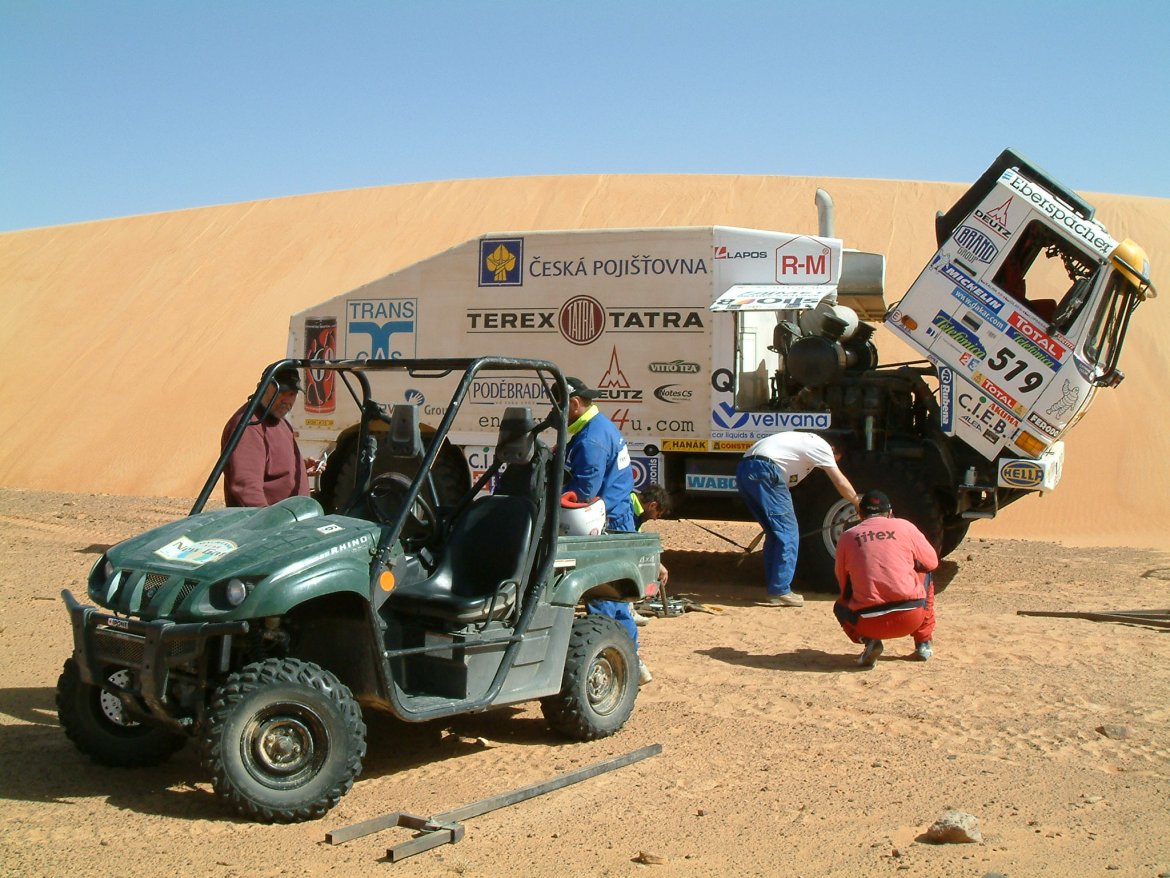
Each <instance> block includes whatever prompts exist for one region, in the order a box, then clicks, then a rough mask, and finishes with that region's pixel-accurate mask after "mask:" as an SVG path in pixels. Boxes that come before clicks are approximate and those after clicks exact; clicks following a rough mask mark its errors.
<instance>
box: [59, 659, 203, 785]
mask: <svg viewBox="0 0 1170 878" xmlns="http://www.w3.org/2000/svg"><path fill="white" fill-rule="evenodd" d="M106 679H107V680H109V681H110V683H111V684H113V685H115V686H118V687H119V688H123V689H124V688H126V687H127V686H128V685H129V684H130V682H131V681H130V672H129V671H128V670H126V669H125V668H112V669H110V670H109V671H108V672H107V673H106ZM57 719H58V720H59V721H60V723H61V727H62V728H63V729H64V730H65V735H66V736H67V737H68V738H69V740H70V741H72V742H73V743H74V744H75V745H76V746H77V749H78V750H80V751H81V752H82V753H84V754H85V755H86V756H88V757H89V758H90V759H92V760H93V761H94V762H96V763H98V764H99V765H108V766H111V767H114V768H139V767H142V766H146V765H158V764H160V763H162V762H165V761H166V760H167V759H169V758H170V757H171V755H172V754H174V753H175V752H176V751H178V750H180V749H182V747H183V745H184V744H186V743H187V737H186V736H185V735H182V734H180V733H178V732H174V731H171V730H170V729H168V728H165V727H164V726H161V725H153V724H150V723H143V722H138V721H136V720H133V719H131V718H130V717H129V716H128V715H127V714H126V712H125V709H124V708H123V706H122V702H121V701H119V700H118V698H117V696H115V695H114V694H113V693H111V692H107V691H105V690H104V689H102V688H101V687H100V686H92V685H90V684H89V683H85V682H83V681H82V679H81V674H80V673H79V671H78V670H77V663H76V662H75V661H73V659H69V660H68V661H66V662H65V667H64V669H63V670H62V671H61V676H60V677H59V678H58V679H57Z"/></svg>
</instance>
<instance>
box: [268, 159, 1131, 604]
mask: <svg viewBox="0 0 1170 878" xmlns="http://www.w3.org/2000/svg"><path fill="white" fill-rule="evenodd" d="M817 197H818V207H819V208H821V228H820V234H818V235H806V234H791V233H781V232H770V231H760V230H752V229H741V228H732V227H724V226H704V227H686V228H659V229H606V230H575V231H530V232H510V233H496V234H488V235H484V236H483V237H481V238H478V239H475V240H472V241H467V242H465V243H463V244H460V245H458V246H456V247H453V248H451V249H449V250H447V251H445V252H443V253H439V254H437V255H435V256H432V257H430V258H428V259H424V260H423V261H421V262H418V263H415V264H413V265H410V266H407V267H405V268H403V269H400V270H398V271H396V272H393V273H392V274H389V275H387V276H385V277H383V278H380V279H378V280H375V281H373V282H371V283H369V284H366V285H365V286H362V287H359V288H358V289H355V290H351V291H349V292H346V293H342V294H341V295H338V296H336V297H334V298H332V299H329V300H327V301H325V302H322V303H320V304H319V305H316V306H314V307H312V308H309V309H307V310H305V311H302V312H299V313H297V314H294V315H293V316H292V319H291V325H290V334H289V351H288V353H289V356H290V357H307V358H312V357H322V358H333V357H339V358H358V359H360V358H367V357H374V358H399V357H405V358H421V357H426V358H436V357H465V356H472V355H474V356H480V355H503V356H523V357H532V358H541V359H548V360H551V361H553V362H556V363H559V364H560V365H561V366H562V368H563V369H564V371H565V373H566V374H570V375H574V376H577V377H579V378H581V379H582V380H583V381H585V382H586V383H587V384H589V385H591V386H594V387H597V388H599V389H601V390H602V391H603V392H604V396H603V397H602V398H600V399H599V400H598V404H599V406H600V407H601V409H602V410H603V411H604V412H605V413H606V414H607V415H609V416H610V418H612V419H613V420H614V422H615V423H616V424H617V425H618V426H619V427H620V429H621V430H622V433H623V435H624V436H625V437H626V440H627V442H628V444H629V446H630V452H631V455H632V459H633V464H634V469H635V475H636V483H637V484H638V485H639V486H640V485H642V484H646V483H648V482H659V483H661V484H662V485H664V486H665V487H666V488H667V490H668V491H670V492H671V494H672V496H673V498H674V500H675V503H676V505H680V506H681V505H685V506H686V507H687V508H689V509H690V510H691V511H696V509H701V510H702V511H703V512H704V513H706V514H709V515H710V514H713V515H719V516H727V517H742V515H743V514H744V513H743V509H742V506H740V505H739V504H738V502H737V497H736V491H735V464H736V462H737V461H738V459H739V457H740V455H741V454H742V453H743V451H744V450H745V449H746V448H747V447H749V446H750V445H751V444H752V443H753V442H754V441H756V440H757V439H759V438H761V437H763V436H766V435H768V434H770V433H773V432H775V431H777V430H786V429H801V430H811V431H815V432H818V433H821V434H823V435H826V436H828V437H832V438H835V439H837V440H839V441H840V442H841V443H842V444H843V445H844V446H845V447H846V448H847V453H846V457H845V459H844V460H843V461H842V469H843V470H844V471H845V472H846V473H847V474H848V475H849V477H850V479H851V480H852V481H853V482H854V484H855V485H856V486H857V487H858V489H859V490H864V489H866V488H869V487H880V488H882V489H883V490H885V491H886V492H887V493H889V494H890V495H891V497H892V499H893V501H894V503H895V505H896V506H897V508H898V509H899V510H900V513H901V514H903V515H905V516H906V517H907V518H910V519H911V520H913V521H915V522H916V523H917V524H918V525H919V526H920V527H921V528H922V530H923V531H924V533H926V535H927V536H928V537H929V538H930V539H931V540H932V541H933V542H934V543H935V545H936V546H937V547H938V548H939V549H940V550H941V551H942V552H943V554H946V553H947V552H949V551H951V550H953V549H954V547H955V546H957V545H958V544H959V542H961V541H962V539H963V536H964V535H965V534H966V531H967V527H968V525H969V524H970V522H971V521H972V520H973V519H977V518H989V517H992V516H994V515H995V514H996V511H997V510H998V509H999V508H1001V507H1002V506H1004V505H1005V504H1007V503H1010V502H1012V501H1014V500H1016V499H1018V498H1019V497H1021V496H1024V495H1026V494H1027V493H1029V492H1033V491H1039V490H1051V489H1053V488H1055V487H1056V484H1057V482H1058V481H1059V479H1060V469H1061V463H1062V460H1063V454H1064V445H1063V442H1062V439H1063V437H1064V435H1065V433H1066V432H1067V431H1068V430H1069V429H1070V428H1071V427H1072V426H1073V425H1074V424H1075V423H1076V421H1077V420H1078V419H1079V418H1080V417H1081V415H1083V413H1084V412H1085V410H1086V408H1087V407H1088V405H1089V403H1090V401H1091V400H1092V397H1093V394H1094V393H1095V391H1096V389H1097V388H1099V387H1112V386H1116V384H1117V383H1118V381H1120V380H1121V377H1122V376H1121V372H1120V371H1119V369H1118V357H1119V354H1120V351H1121V347H1122V343H1123V341H1124V338H1125V334H1126V330H1127V328H1128V324H1129V319H1130V316H1131V314H1132V313H1133V310H1134V308H1136V306H1137V305H1138V304H1139V303H1140V302H1141V301H1143V300H1145V299H1146V298H1149V297H1152V296H1153V295H1154V290H1153V287H1152V285H1151V284H1150V280H1149V267H1148V264H1147V260H1146V257H1145V253H1144V251H1142V249H1141V248H1140V247H1139V246H1138V245H1137V244H1135V243H1134V242H1132V241H1129V240H1122V241H1118V240H1117V239H1115V238H1113V237H1112V236H1111V235H1110V234H1109V233H1108V232H1107V231H1106V230H1105V228H1104V227H1103V226H1102V225H1101V224H1100V223H1098V222H1097V221H1096V220H1095V219H1094V210H1093V208H1092V207H1091V206H1090V205H1088V204H1087V203H1086V202H1084V201H1083V200H1082V199H1081V198H1080V197H1078V196H1077V195H1076V194H1075V193H1073V192H1071V191H1070V190H1068V189H1066V188H1064V187H1062V186H1061V185H1060V184H1059V183H1057V182H1055V181H1054V180H1052V179H1051V178H1050V177H1049V176H1048V175H1047V174H1045V173H1044V172H1042V171H1041V170H1039V169H1038V168H1036V167H1035V166H1034V165H1032V164H1031V163H1030V162H1028V161H1026V160H1025V159H1023V158H1022V157H1020V156H1019V155H1017V154H1015V153H1013V152H1012V151H1010V150H1008V151H1005V152H1004V153H1003V154H1001V155H1000V156H999V158H998V159H997V160H996V162H995V163H994V164H993V165H992V166H991V167H990V168H989V169H988V170H987V171H986V172H985V173H984V174H983V175H982V176H981V177H980V178H979V180H978V181H976V183H975V184H974V185H973V186H972V187H971V188H970V189H969V190H967V192H966V193H965V194H964V195H963V196H962V197H961V198H960V199H959V201H958V202H956V204H955V205H954V206H953V207H952V208H951V209H950V210H949V211H947V212H946V213H943V214H940V215H939V216H938V217H937V218H936V219H935V229H936V237H937V240H938V251H937V252H936V253H935V255H934V256H933V257H932V259H931V260H930V262H929V264H928V265H927V266H926V267H925V268H924V269H923V271H922V273H921V274H920V275H919V277H918V279H917V280H916V281H915V283H914V284H913V285H912V286H911V288H910V289H909V290H908V291H907V292H906V293H905V295H904V296H902V297H901V299H900V301H898V302H897V303H895V304H894V305H893V306H892V307H887V303H886V301H885V298H884V276H885V262H884V257H883V256H882V255H880V254H874V253H864V252H859V251H856V250H850V249H846V248H845V247H844V245H843V242H842V241H840V240H839V239H837V238H835V237H834V236H833V234H832V216H831V201H830V200H829V199H828V198H827V196H826V195H825V194H824V193H822V192H820V191H818V193H817ZM883 324H884V325H885V326H886V327H888V328H889V330H890V331H892V332H893V334H894V335H896V336H898V337H900V338H901V339H902V340H903V341H905V342H907V343H908V344H909V345H911V346H912V347H914V348H917V349H918V350H920V351H921V353H922V354H923V356H924V357H925V359H923V360H921V361H916V362H900V363H894V364H890V365H883V364H881V362H880V361H879V356H878V348H877V345H876V344H875V341H874V339H875V333H876V332H877V330H878V327H879V326H881V325H883ZM305 379H306V383H307V391H306V394H305V396H304V403H303V406H298V408H297V409H296V410H295V411H294V414H293V415H292V420H293V425H294V428H295V429H296V430H297V432H298V435H299V437H300V442H301V445H302V449H303V450H304V451H305V453H306V454H309V455H313V456H315V455H317V454H320V453H322V452H328V454H329V464H328V466H327V468H326V471H325V475H324V476H323V477H322V478H321V480H320V482H319V485H318V494H319V496H320V497H321V498H322V499H323V500H324V501H325V502H326V504H328V503H329V502H330V501H331V500H332V499H333V498H336V497H341V496H344V495H346V494H347V492H348V488H349V486H350V484H351V483H352V480H353V474H354V472H355V471H356V468H357V460H358V457H359V455H360V454H362V453H365V454H368V455H371V456H373V457H374V458H375V472H379V471H384V470H387V469H392V468H394V467H395V466H397V465H399V464H398V463H397V462H396V461H395V459H394V458H393V457H392V456H390V455H388V454H385V453H383V451H382V448H381V446H380V444H378V443H376V444H373V445H371V446H370V447H368V448H366V449H359V448H358V447H357V444H356V436H357V429H356V425H357V424H358V422H359V421H360V416H359V413H358V408H357V404H356V402H355V401H354V400H355V399H357V398H359V396H360V394H354V393H352V392H348V391H347V390H346V388H345V387H343V386H340V385H334V384H332V383H329V379H330V375H329V374H325V373H321V374H318V373H314V372H313V371H312V370H309V372H308V373H307V374H306V376H305ZM452 380H454V379H452ZM401 389H402V390H403V391H404V392H406V393H407V398H411V399H413V400H414V401H415V402H416V403H417V405H418V406H419V407H420V415H421V418H420V420H421V421H422V424H423V431H424V435H425V434H427V433H429V432H430V431H432V430H433V428H434V427H436V426H437V425H438V423H439V421H440V419H441V418H442V416H443V414H444V411H443V408H442V406H441V405H440V404H438V403H437V402H436V401H435V400H434V399H428V398H427V397H426V396H425V395H424V394H423V393H422V391H421V390H417V391H415V390H414V388H411V387H405V388H401ZM543 392H544V391H543V388H542V387H540V386H539V385H538V384H536V383H534V382H524V381H517V380H515V379H514V378H510V377H508V376H504V375H501V376H491V375H487V376H483V377H481V378H480V379H478V381H477V384H476V385H475V387H474V388H473V389H472V399H471V402H472V404H471V405H466V406H464V407H463V410H462V412H461V414H460V420H459V423H457V424H455V427H454V429H453V430H452V431H451V432H450V433H449V434H448V437H447V443H446V447H445V448H443V449H442V454H441V461H442V467H441V469H442V473H441V477H440V479H439V490H440V493H443V492H447V493H449V494H450V495H451V496H459V495H460V494H461V492H462V491H463V490H465V489H466V488H467V486H468V485H470V484H471V483H472V482H473V480H474V479H476V478H477V477H478V476H479V475H480V474H482V473H483V472H484V471H486V470H487V469H488V467H489V466H490V464H491V460H490V453H491V447H492V443H493V442H494V437H495V435H496V434H497V432H498V429H499V424H500V419H501V417H502V416H503V412H504V409H505V408H506V407H507V406H509V405H526V404H533V403H535V402H537V401H538V398H539V397H540V396H541V395H542V394H543ZM794 500H795V505H796V508H797V511H798V515H799V518H800V523H801V531H802V545H801V551H800V559H801V562H800V565H801V566H800V570H799V571H798V576H799V577H801V579H802V580H803V581H804V582H806V583H807V584H808V587H810V588H816V587H818V585H820V586H822V587H831V583H832V576H831V570H832V561H833V556H834V553H835V545H836V539H837V536H838V535H839V533H840V531H841V530H842V528H843V527H844V526H846V524H847V523H848V522H849V520H850V517H851V515H852V511H851V507H849V506H848V505H847V504H844V503H843V502H842V501H841V500H840V498H839V497H838V496H837V494H836V491H835V490H834V489H833V488H832V486H831V485H830V484H829V482H828V480H827V479H825V478H823V475H822V474H821V473H819V472H816V473H814V474H813V475H812V476H810V477H809V478H808V479H806V480H805V481H804V482H802V483H801V485H800V486H798V488H797V489H796V492H795V497H794Z"/></svg>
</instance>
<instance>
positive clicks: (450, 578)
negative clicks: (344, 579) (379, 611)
mask: <svg viewBox="0 0 1170 878" xmlns="http://www.w3.org/2000/svg"><path fill="white" fill-rule="evenodd" d="M535 522H536V505H535V504H534V503H533V502H532V501H531V500H529V499H528V498H527V497H507V496H498V495H493V496H490V497H480V498H479V499H478V500H476V501H475V502H473V503H472V504H471V505H470V506H469V507H468V509H467V511H466V512H465V513H464V514H463V515H461V516H460V517H459V519H458V520H457V521H456V522H455V526H454V527H453V528H452V530H451V534H450V536H449V537H448V539H447V545H446V548H445V550H444V552H443V555H442V557H441V558H440V559H439V563H438V565H437V566H436V567H435V572H434V573H432V574H431V575H430V576H429V577H427V578H426V579H424V580H422V581H421V582H416V583H412V584H410V585H404V586H400V587H399V588H396V589H395V590H394V591H392V592H391V593H390V596H389V598H387V603H388V604H389V605H390V607H391V608H392V609H393V610H395V611H396V612H403V613H413V614H417V615H420V616H428V617H431V618H437V619H443V620H446V621H448V622H456V623H459V624H468V623H472V622H487V621H493V620H498V619H505V618H507V617H508V615H509V614H510V613H512V612H513V611H514V610H515V608H516V602H517V600H518V599H519V590H520V583H521V581H522V580H523V579H524V574H525V570H524V566H525V563H526V560H527V558H528V549H529V547H530V546H531V544H532V539H533V533H532V530H533V526H534V525H535Z"/></svg>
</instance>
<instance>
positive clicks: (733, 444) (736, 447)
mask: <svg viewBox="0 0 1170 878" xmlns="http://www.w3.org/2000/svg"><path fill="white" fill-rule="evenodd" d="M755 444H756V443H755V441H754V440H752V439H715V440H713V441H712V442H711V450H712V451H739V452H744V451H747V450H748V449H749V448H751V447H752V446H753V445H755Z"/></svg>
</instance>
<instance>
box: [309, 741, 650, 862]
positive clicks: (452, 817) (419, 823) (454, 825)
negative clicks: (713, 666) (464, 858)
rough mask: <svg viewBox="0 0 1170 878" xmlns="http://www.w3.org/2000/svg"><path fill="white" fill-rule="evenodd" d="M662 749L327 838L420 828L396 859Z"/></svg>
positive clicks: (393, 851) (392, 854) (337, 840)
mask: <svg viewBox="0 0 1170 878" xmlns="http://www.w3.org/2000/svg"><path fill="white" fill-rule="evenodd" d="M661 752H662V745H661V744H651V745H650V746H649V747H643V748H642V749H640V750H634V751H633V752H631V753H627V754H626V755H625V756H616V757H614V758H613V759H608V760H606V761H605V762H599V763H597V764H596V765H591V766H589V767H587V768H582V769H580V770H578V771H571V772H569V773H568V774H562V775H560V776H559V777H555V778H553V779H551V780H546V781H542V782H541V783H537V784H532V785H531V786H527V787H521V788H520V789H517V790H512V791H511V792H508V793H501V794H500V795H498V796H492V797H491V798H489V799H481V800H480V801H478V802H473V803H471V804H470V805H464V806H463V807H461V808H456V809H454V810H453V811H444V812H443V813H442V814H436V815H435V816H434V817H419V816H418V815H416V814H410V813H408V812H406V811H394V812H393V813H391V814H383V815H382V816H381V817H374V818H372V819H370V820H365V821H363V822H361V823H354V824H351V825H350V826H343V827H342V828H340V829H335V830H333V831H332V832H327V833H325V841H326V842H328V843H329V844H343V843H344V842H347V841H352V840H353V839H355V838H361V837H362V836H365V835H372V834H373V833H375V832H381V831H382V830H383V829H390V828H392V827H395V826H405V827H406V828H407V829H414V830H417V831H418V833H419V834H418V835H416V836H415V837H414V838H412V839H411V840H410V841H406V842H403V843H402V844H399V845H395V846H394V847H392V848H387V849H386V858H387V859H388V860H389V861H390V862H391V863H396V862H398V861H399V860H402V859H405V858H406V857H410V856H414V855H415V854H421V853H422V852H423V851H429V850H431V849H432V848H437V847H438V846H439V845H443V844H455V842H457V841H460V840H461V839H462V838H463V834H464V830H463V825H462V824H461V823H460V822H459V821H461V820H470V819H471V818H472V817H478V816H479V815H480V814H486V813H488V812H489V811H495V810H497V809H499V808H506V807H507V806H508V805H515V804H516V803H517V802H523V801H526V800H528V799H532V798H535V797H536V796H543V795H544V794H545V793H551V792H552V791H553V790H559V789H561V788H562V787H567V786H569V785H570V784H575V783H578V782H579V781H583V780H588V779H589V778H591V777H596V776H597V775H599V774H605V773H606V772H607V771H613V770H614V769H615V768H622V767H623V766H626V765H630V764H632V763H634V762H640V761H641V760H643V759H646V758H647V757H649V756H656V755H658V754H659V753H661Z"/></svg>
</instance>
